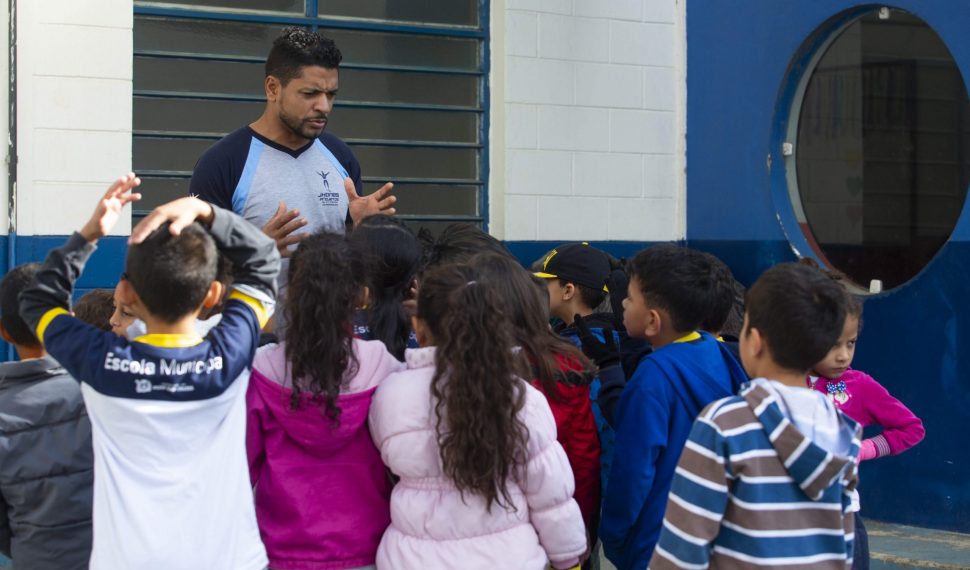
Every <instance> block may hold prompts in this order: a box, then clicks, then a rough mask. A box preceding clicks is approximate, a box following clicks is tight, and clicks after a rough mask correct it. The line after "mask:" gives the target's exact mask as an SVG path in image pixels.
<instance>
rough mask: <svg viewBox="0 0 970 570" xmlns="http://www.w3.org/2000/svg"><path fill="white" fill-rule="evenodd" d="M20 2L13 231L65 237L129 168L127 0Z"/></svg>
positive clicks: (126, 227)
mask: <svg viewBox="0 0 970 570" xmlns="http://www.w3.org/2000/svg"><path fill="white" fill-rule="evenodd" d="M17 8H18V13H17V22H16V23H17V70H16V72H17V155H18V157H17V158H18V164H17V211H16V224H17V227H16V231H17V233H19V234H22V235H51V234H66V233H70V232H71V231H73V230H75V229H77V228H79V227H80V226H81V225H82V224H83V223H84V222H85V221H86V220H87V218H88V216H89V215H90V213H91V211H92V209H93V208H94V204H95V202H96V201H97V199H98V197H99V196H100V195H101V194H102V193H103V192H104V190H105V188H106V187H107V186H108V184H109V183H110V182H111V181H112V180H113V179H114V178H116V177H118V176H120V175H121V174H124V173H125V172H128V171H129V170H130V169H131V100H132V99H131V89H132V87H131V85H132V83H131V82H132V63H131V53H132V17H133V16H132V13H133V8H132V0H99V1H98V2H79V1H77V0H45V1H44V2H34V1H22V0H21V1H19V2H17ZM4 108H6V106H4ZM3 131H4V132H6V131H7V128H6V127H4V128H3ZM4 182H5V178H4ZM4 186H5V184H4ZM3 202H4V203H6V200H3ZM130 229H131V220H130V216H125V217H123V221H122V223H119V224H118V227H117V228H116V229H115V233H117V234H121V235H123V234H127V233H128V232H129V231H130Z"/></svg>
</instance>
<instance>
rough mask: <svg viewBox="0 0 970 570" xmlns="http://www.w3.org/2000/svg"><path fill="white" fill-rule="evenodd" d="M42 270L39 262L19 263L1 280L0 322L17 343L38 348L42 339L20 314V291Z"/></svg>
mask: <svg viewBox="0 0 970 570" xmlns="http://www.w3.org/2000/svg"><path fill="white" fill-rule="evenodd" d="M38 270H40V264H39V263H25V264H23V265H18V266H17V267H14V268H13V269H11V270H10V271H8V272H7V274H6V275H4V276H3V279H2V280H0V323H2V324H3V328H4V329H6V330H7V334H8V335H10V338H11V339H13V341H14V343H15V344H19V345H20V346H29V347H32V348H36V347H39V346H40V341H39V340H37V337H36V336H35V335H34V331H32V330H30V326H28V325H27V322H26V321H24V319H23V318H22V317H21V316H20V299H19V297H20V292H21V291H23V290H24V289H26V288H27V286H28V285H30V282H31V281H32V280H33V279H34V275H36V274H37V271H38Z"/></svg>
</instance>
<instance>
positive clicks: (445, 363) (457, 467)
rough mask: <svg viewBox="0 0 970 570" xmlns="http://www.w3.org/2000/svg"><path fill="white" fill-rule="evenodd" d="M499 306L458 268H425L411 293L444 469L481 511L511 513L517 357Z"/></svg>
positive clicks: (522, 435)
mask: <svg viewBox="0 0 970 570" xmlns="http://www.w3.org/2000/svg"><path fill="white" fill-rule="evenodd" d="M501 305H502V304H501V300H500V298H499V297H498V295H497V294H496V293H495V291H493V290H491V289H490V288H488V287H486V286H484V285H483V284H481V283H479V282H478V281H477V280H476V274H475V271H474V269H472V268H471V267H470V266H466V265H451V266H445V267H442V268H440V269H437V270H435V271H432V272H431V273H430V274H429V275H427V276H426V278H425V280H424V281H423V282H422V284H421V288H420V292H419V294H418V317H419V318H420V319H422V320H423V321H424V322H425V323H426V324H427V326H428V328H429V329H430V332H431V334H432V336H433V337H434V343H435V346H436V347H437V352H436V353H435V365H436V370H435V375H434V378H433V380H432V382H431V394H432V396H433V397H434V398H435V399H436V401H437V403H436V404H435V414H436V416H437V424H436V430H437V434H438V446H439V448H440V450H441V460H442V463H443V465H444V472H445V475H446V476H447V477H448V478H449V479H451V480H452V481H453V482H454V484H455V486H456V487H457V488H458V489H459V490H460V491H462V492H465V491H469V492H471V493H474V494H477V495H480V496H482V497H484V499H485V501H486V505H487V508H488V509H491V507H492V503H497V504H498V505H499V506H501V507H504V508H514V506H513V500H512V496H511V494H510V493H509V489H508V480H509V479H510V478H514V477H516V476H517V475H518V472H517V469H519V468H521V467H522V466H523V465H524V464H525V461H526V457H527V449H526V444H527V440H528V432H527V430H526V427H525V425H524V424H523V423H522V421H521V420H520V419H519V413H520V411H521V410H522V408H523V406H524V405H525V398H526V385H525V382H524V381H523V380H522V379H521V378H522V377H523V376H522V375H523V374H524V373H525V372H526V371H525V367H524V365H523V364H524V363H523V360H524V359H523V358H522V357H521V356H519V355H518V354H517V352H516V351H514V350H513V347H514V345H515V341H514V339H513V335H512V330H511V325H510V323H509V321H508V318H507V317H506V316H505V313H504V312H503V310H502V306H501Z"/></svg>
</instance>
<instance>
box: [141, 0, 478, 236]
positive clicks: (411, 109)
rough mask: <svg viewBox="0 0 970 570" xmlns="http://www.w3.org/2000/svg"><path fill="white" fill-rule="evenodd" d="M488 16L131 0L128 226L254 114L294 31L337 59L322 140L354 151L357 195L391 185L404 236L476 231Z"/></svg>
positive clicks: (447, 5) (271, 2) (310, 2)
mask: <svg viewBox="0 0 970 570" xmlns="http://www.w3.org/2000/svg"><path fill="white" fill-rule="evenodd" d="M488 14H489V12H488V0H449V1H448V2H440V1H435V0H408V1H407V2H393V1H375V0H248V1H246V2H237V1H233V0H197V1H190V0H183V1H181V2H136V3H135V7H134V15H135V20H134V101H133V135H132V154H133V165H134V168H135V171H136V172H138V173H139V175H140V176H141V177H142V180H143V186H142V193H143V194H144V196H145V198H144V199H143V201H142V202H140V203H139V208H138V209H136V210H135V212H134V215H135V217H136V218H137V217H140V216H144V215H145V214H147V212H148V211H149V210H150V209H151V208H152V207H154V206H155V205H158V204H160V203H163V202H166V201H168V200H171V199H173V198H176V197H179V196H184V195H187V193H188V185H189V179H190V177H191V174H192V169H193V167H194V166H195V162H196V160H198V158H199V156H201V154H202V153H203V152H204V151H205V150H206V149H207V148H208V147H209V146H211V145H212V144H213V143H214V142H215V141H217V140H219V139H220V138H221V137H222V136H224V135H225V134H227V133H229V132H231V131H232V130H234V129H236V128H239V127H240V126H242V125H245V124H247V123H249V122H251V121H253V120H255V119H256V118H257V117H258V116H259V115H260V113H261V112H262V109H263V105H264V101H265V99H264V95H263V78H264V71H263V63H264V61H265V57H266V54H267V53H268V51H269V48H270V45H271V44H272V41H273V39H274V38H275V37H276V36H277V34H278V33H279V30H280V29H281V28H282V27H284V26H291V25H298V26H306V27H308V28H311V29H314V30H320V31H322V32H323V33H324V34H325V35H327V36H329V37H331V38H333V39H334V40H335V41H336V42H337V45H338V47H340V49H341V51H342V52H343V54H344V61H343V63H342V64H341V66H340V70H341V71H340V95H339V96H338V98H337V102H336V104H335V109H334V113H333V115H332V117H331V121H330V124H329V125H328V126H327V129H328V131H329V132H332V133H334V134H336V135H337V136H339V137H341V138H342V139H343V140H344V141H346V142H347V144H348V145H349V146H350V147H351V148H352V149H353V151H354V154H355V155H356V156H357V158H358V160H359V161H360V163H361V168H362V171H363V175H364V178H363V179H364V186H365V192H370V191H373V190H374V189H376V188H377V187H379V185H380V184H382V183H383V182H386V181H393V182H394V183H395V187H396V190H395V193H396V194H397V196H398V199H399V201H398V205H397V209H398V214H399V216H400V217H401V218H403V219H405V220H407V221H408V222H409V223H411V224H412V225H418V226H426V227H429V228H430V229H432V230H434V229H435V228H436V227H441V226H444V225H446V224H448V223H451V222H455V221H465V222H472V223H477V224H483V223H484V222H485V216H486V213H487V211H488V209H487V191H486V189H487V185H488V144H487V136H488V121H489V115H488V108H489V105H488V85H487V78H488V67H489V53H488V34H489V28H488Z"/></svg>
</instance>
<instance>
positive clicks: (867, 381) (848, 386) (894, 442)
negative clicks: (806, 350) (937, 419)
mask: <svg viewBox="0 0 970 570" xmlns="http://www.w3.org/2000/svg"><path fill="white" fill-rule="evenodd" d="M846 295H849V294H848V293H846ZM847 307H848V312H847V314H846V317H845V326H844V328H843V329H842V335H841V336H840V337H839V340H838V342H837V343H836V345H835V346H833V347H832V349H831V350H829V353H828V355H826V357H825V359H824V360H822V361H821V362H819V363H817V364H816V365H815V366H814V367H813V368H812V375H811V376H809V377H808V380H807V382H808V385H809V387H811V388H814V389H816V390H818V391H819V392H822V393H824V394H828V395H829V397H830V398H831V399H832V401H833V403H834V404H835V406H836V407H837V408H838V409H839V410H840V411H841V412H842V413H844V414H845V415H847V416H849V417H850V418H852V419H853V420H855V421H857V422H859V423H860V424H862V426H863V427H865V426H869V425H875V426H879V427H881V428H882V433H880V434H878V435H876V436H874V437H870V438H868V439H864V440H863V441H862V449H861V450H860V452H859V461H867V460H870V459H876V458H878V457H883V456H886V455H898V454H900V453H902V452H904V451H906V450H907V449H909V448H911V447H913V446H914V445H916V444H917V443H919V442H920V441H922V440H923V436H925V435H926V430H925V429H924V428H923V422H922V421H921V420H920V419H919V418H918V417H916V415H915V414H913V412H911V411H910V410H909V408H907V407H906V406H905V405H903V403H902V402H900V401H899V400H897V399H896V398H894V397H893V396H892V395H891V394H890V393H889V392H888V391H887V390H886V389H885V388H883V387H882V385H881V384H879V382H876V381H875V380H874V379H873V378H872V376H869V375H868V374H866V373H864V372H861V371H859V370H853V369H851V368H849V366H850V365H851V364H852V358H853V357H854V356H855V346H856V341H857V340H858V338H859V325H860V323H861V320H862V302H861V301H860V300H859V299H857V298H855V297H852V298H851V299H850V302H849V303H848V304H847ZM853 507H854V509H855V510H856V511H858V510H859V501H858V494H856V495H855V497H854V498H853ZM855 521H856V540H855V556H854V558H853V563H852V567H853V568H854V569H860V570H868V568H869V541H868V535H867V533H866V530H865V525H863V523H862V517H860V516H859V514H858V512H856V517H855Z"/></svg>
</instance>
